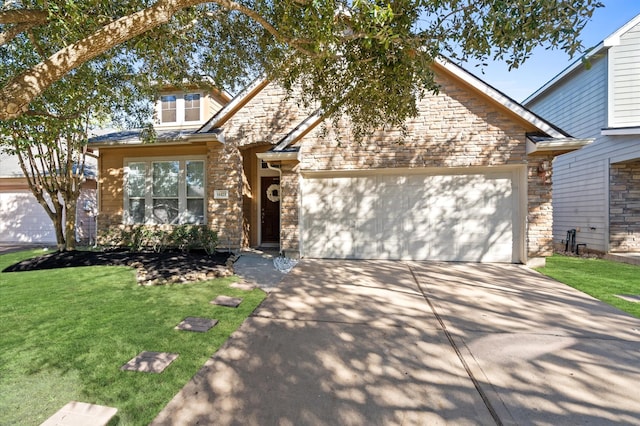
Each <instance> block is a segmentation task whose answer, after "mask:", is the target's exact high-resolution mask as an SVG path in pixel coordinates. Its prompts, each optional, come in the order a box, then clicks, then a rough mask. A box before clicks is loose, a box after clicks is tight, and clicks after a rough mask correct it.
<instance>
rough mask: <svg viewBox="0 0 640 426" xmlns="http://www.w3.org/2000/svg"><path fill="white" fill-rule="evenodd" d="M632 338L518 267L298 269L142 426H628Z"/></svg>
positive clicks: (638, 415) (634, 419) (634, 360)
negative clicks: (147, 424) (149, 423)
mask: <svg viewBox="0 0 640 426" xmlns="http://www.w3.org/2000/svg"><path fill="white" fill-rule="evenodd" d="M431 306H433V307H434V308H435V312H434V310H432V309H431ZM443 326H444V327H443ZM638 329H640V320H638V319H635V318H631V317H629V316H627V315H624V314H622V313H620V312H619V311H617V310H615V309H613V308H610V307H608V306H607V305H604V304H602V303H600V302H598V301H596V300H594V299H591V298H590V297H588V296H585V295H583V294H582V293H579V292H577V291H575V290H573V289H570V288H568V287H566V286H564V285H562V284H558V283H557V282H555V281H552V280H550V279H547V278H545V277H543V276H541V275H539V274H537V273H535V272H533V271H530V270H528V269H526V268H524V267H520V266H515V265H477V264H454V263H434V262H409V263H404V262H391V261H385V262H380V261H376V262H372V261H328V260H303V261H301V262H300V263H299V264H298V266H297V267H296V268H294V270H293V271H292V272H291V273H289V274H288V275H287V276H285V278H284V279H283V280H282V282H281V283H280V285H279V287H278V288H277V289H276V290H274V291H273V292H272V293H271V294H270V295H269V297H268V298H267V299H265V301H264V302H263V304H262V305H261V306H260V307H259V308H258V309H257V310H256V311H255V312H254V315H253V316H252V317H251V318H249V319H248V320H247V321H246V322H245V323H244V324H243V325H242V326H241V327H240V329H238V331H237V332H236V333H234V334H233V335H232V337H231V338H230V339H229V340H228V341H227V343H226V344H225V345H224V346H223V348H221V349H220V350H219V351H218V352H217V353H216V354H215V355H214V356H213V357H212V358H211V359H210V360H209V361H208V362H207V363H206V365H205V366H204V367H203V368H202V370H201V371H200V372H198V374H197V375H196V376H194V378H193V379H192V380H191V381H190V382H189V383H188V384H187V385H186V386H185V387H184V389H183V390H182V391H181V392H180V393H178V395H176V396H175V398H174V399H173V400H172V401H171V402H170V403H169V405H168V406H167V407H166V408H165V409H164V410H163V411H162V412H161V413H160V414H159V415H158V417H157V418H156V419H155V421H154V423H153V424H173V425H182V424H184V425H187V424H243V425H246V424H250V425H254V424H255V425H258V424H282V425H287V424H291V425H293V424H296V425H297V424H314V425H318V424H347V425H348V424H496V423H498V424H541V423H546V424H559V423H562V424H567V423H569V424H585V423H592V424H606V423H611V424H613V423H630V424H632V423H638V422H639V421H638V419H640V397H639V396H638V393H637V392H636V388H637V383H640V355H639V354H640V333H639V332H638ZM447 334H448V335H447ZM449 338H450V339H449ZM451 342H453V343H454V345H453V346H452V345H451ZM456 351H457V352H456ZM465 367H466V368H465ZM476 386H477V388H476Z"/></svg>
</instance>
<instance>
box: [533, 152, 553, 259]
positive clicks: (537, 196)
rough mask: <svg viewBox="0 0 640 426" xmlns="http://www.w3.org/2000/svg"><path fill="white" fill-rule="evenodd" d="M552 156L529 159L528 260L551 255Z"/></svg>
mask: <svg viewBox="0 0 640 426" xmlns="http://www.w3.org/2000/svg"><path fill="white" fill-rule="evenodd" d="M552 160H553V157H552V156H536V157H531V158H529V164H528V166H527V188H528V193H527V197H528V200H529V203H528V205H529V208H528V212H527V253H528V257H529V258H536V257H546V256H551V255H552V254H553V208H552V207H551V198H552V191H551V183H552V167H551V162H552Z"/></svg>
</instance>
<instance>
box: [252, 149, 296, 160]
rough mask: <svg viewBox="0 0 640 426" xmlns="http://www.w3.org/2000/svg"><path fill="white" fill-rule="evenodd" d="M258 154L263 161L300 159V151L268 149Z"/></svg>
mask: <svg viewBox="0 0 640 426" xmlns="http://www.w3.org/2000/svg"><path fill="white" fill-rule="evenodd" d="M256 156H257V157H258V158H259V159H260V160H263V161H266V162H272V161H300V151H286V152H283V151H277V152H276V151H267V152H260V153H258V154H256Z"/></svg>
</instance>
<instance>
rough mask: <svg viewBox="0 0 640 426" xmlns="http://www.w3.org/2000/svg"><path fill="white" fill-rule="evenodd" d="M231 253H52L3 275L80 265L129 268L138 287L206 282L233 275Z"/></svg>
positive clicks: (7, 269) (19, 265)
mask: <svg viewBox="0 0 640 426" xmlns="http://www.w3.org/2000/svg"><path fill="white" fill-rule="evenodd" d="M234 260H235V258H234V257H231V254H230V253H220V252H216V253H213V254H210V255H209V254H207V253H206V252H205V251H204V250H202V251H200V250H194V251H190V252H182V251H165V252H160V253H156V252H133V251H128V250H106V251H82V250H74V251H66V252H53V253H48V254H45V255H42V256H37V257H34V258H31V259H25V260H22V261H20V262H18V263H15V264H13V265H10V266H9V267H7V268H5V269H4V270H3V271H2V272H20V271H36V270H43V269H58V268H70V267H77V266H129V267H132V268H135V269H136V279H137V281H138V283H139V284H144V285H154V284H165V283H184V282H194V281H205V280H209V279H213V278H219V277H226V276H230V275H232V274H233V269H232V263H233V261H234Z"/></svg>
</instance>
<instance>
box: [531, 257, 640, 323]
mask: <svg viewBox="0 0 640 426" xmlns="http://www.w3.org/2000/svg"><path fill="white" fill-rule="evenodd" d="M537 270H538V271H539V272H541V273H543V274H544V275H547V276H549V277H551V278H553V279H555V280H557V281H560V282H562V283H565V284H567V285H570V286H571V287H573V288H576V289H578V290H580V291H582V292H584V293H587V294H589V295H591V296H593V297H595V298H596V299H600V300H602V301H603V302H605V303H608V304H609V305H612V306H615V307H616V308H618V309H620V310H623V311H625V312H627V313H629V314H631V315H633V316H636V317H638V318H640V303H633V302H628V301H626V300H622V299H620V298H619V297H616V296H615V295H616V294H633V295H640V266H635V265H628V264H625V263H620V262H612V261H610V260H604V259H585V258H580V257H568V256H561V255H554V256H552V257H549V258H547V264H546V266H545V267H544V268H539V269H537Z"/></svg>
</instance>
